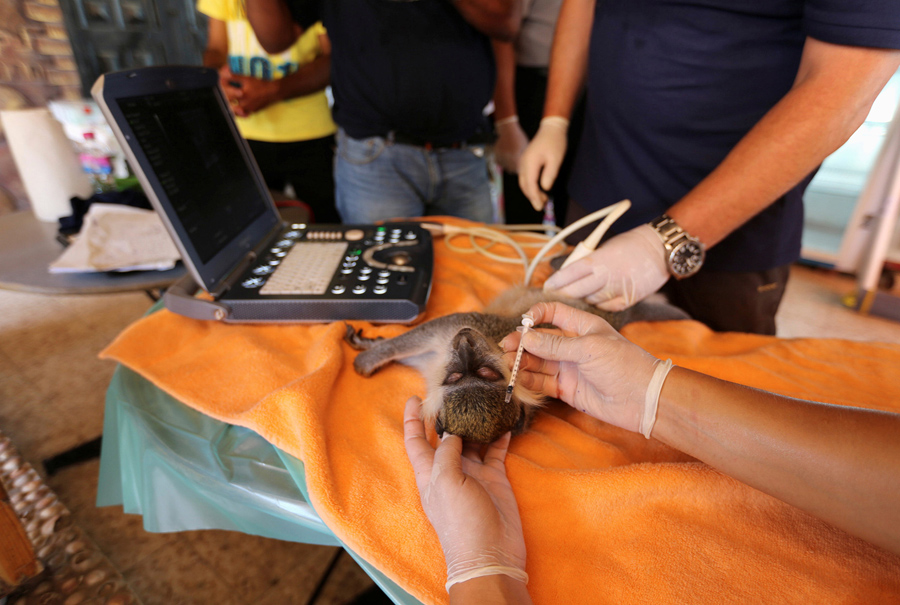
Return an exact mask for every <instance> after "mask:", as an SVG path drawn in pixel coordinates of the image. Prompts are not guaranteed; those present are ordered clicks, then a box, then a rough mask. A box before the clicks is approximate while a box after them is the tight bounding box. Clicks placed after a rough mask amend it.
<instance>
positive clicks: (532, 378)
mask: <svg viewBox="0 0 900 605" xmlns="http://www.w3.org/2000/svg"><path fill="white" fill-rule="evenodd" d="M526 315H530V316H531V317H532V318H534V323H535V324H536V325H537V324H542V323H549V324H553V325H554V326H557V327H558V328H559V329H560V330H561V332H562V333H560V330H549V329H534V330H529V331H527V332H526V333H525V335H524V336H522V335H521V333H518V332H514V333H512V334H510V335H509V336H507V337H506V338H504V339H503V340H502V341H501V342H500V346H501V347H502V348H503V349H504V350H505V351H509V352H511V351H515V350H516V349H517V348H518V346H519V342H520V340H522V341H523V342H524V345H525V353H524V354H523V355H522V359H521V361H520V362H519V375H518V377H517V382H519V383H520V384H521V385H522V386H524V387H525V388H527V389H530V390H532V391H537V392H539V393H543V394H544V395H547V396H548V397H555V398H557V399H561V400H562V401H564V402H566V403H567V404H569V405H570V406H572V407H574V408H576V409H578V410H581V411H582V412H585V413H587V414H590V415H591V416H593V417H594V418H597V419H599V420H603V421H604V422H608V423H610V424H613V425H615V426H618V427H620V428H623V429H626V430H629V431H634V432H638V433H642V434H643V435H644V436H645V437H647V438H649V437H650V431H651V430H652V429H653V423H654V422H655V420H656V405H657V403H658V399H659V392H660V390H661V389H662V382H663V381H664V380H665V378H666V374H667V373H668V371H669V369H670V368H671V362H669V361H666V362H660V361H659V360H658V359H656V358H655V357H653V356H652V355H650V353H647V352H646V351H644V350H643V349H642V348H640V347H639V346H637V345H636V344H634V343H632V342H630V341H629V340H627V339H626V338H625V337H624V336H622V335H621V334H619V333H618V332H616V331H615V330H614V329H613V328H612V326H610V325H609V324H608V323H607V322H606V321H605V320H603V319H601V318H600V317H597V316H596V315H592V314H590V313H587V312H585V311H580V310H578V309H573V308H572V307H569V306H567V305H564V304H562V303H558V302H554V303H538V304H536V305H534V306H533V307H531V309H529V310H528V313H526Z"/></svg>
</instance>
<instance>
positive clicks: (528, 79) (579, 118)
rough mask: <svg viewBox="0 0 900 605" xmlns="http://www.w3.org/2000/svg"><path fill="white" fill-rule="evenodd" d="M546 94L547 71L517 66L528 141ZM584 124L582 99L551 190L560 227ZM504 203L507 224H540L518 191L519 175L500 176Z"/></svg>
mask: <svg viewBox="0 0 900 605" xmlns="http://www.w3.org/2000/svg"><path fill="white" fill-rule="evenodd" d="M546 95H547V70H546V69H543V68H539V67H521V66H520V67H516V109H517V112H518V115H519V125H520V126H521V127H522V130H523V131H525V134H526V135H527V136H528V138H529V139H532V138H534V135H535V134H536V133H537V130H538V127H539V126H540V125H541V118H542V117H543V115H544V99H545V97H546ZM583 124H584V99H583V96H582V98H581V99H580V100H579V101H578V102H577V103H576V105H575V109H574V111H573V112H572V117H571V121H570V123H569V142H568V147H567V149H566V157H565V159H564V160H563V163H562V166H560V169H559V176H557V177H556V182H555V183H554V184H553V187H552V188H551V189H550V196H552V197H553V207H554V210H555V212H556V224H557V225H559V226H560V227H562V226H563V225H564V224H565V223H564V221H565V218H566V206H568V202H569V193H568V185H569V175H570V174H571V172H572V163H573V161H574V158H575V151H576V148H577V147H578V141H579V140H580V139H581V129H582V126H583ZM503 204H504V211H505V213H506V224H508V225H525V224H535V223H537V224H540V223H541V222H542V221H543V219H544V213H543V212H538V211H537V210H535V209H534V208H533V207H532V205H531V202H529V201H528V198H527V197H525V194H524V193H522V190H521V189H519V175H518V174H506V173H504V174H503Z"/></svg>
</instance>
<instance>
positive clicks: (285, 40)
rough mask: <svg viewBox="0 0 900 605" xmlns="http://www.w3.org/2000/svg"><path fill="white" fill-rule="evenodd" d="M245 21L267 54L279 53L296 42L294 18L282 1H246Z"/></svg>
mask: <svg viewBox="0 0 900 605" xmlns="http://www.w3.org/2000/svg"><path fill="white" fill-rule="evenodd" d="M246 11H247V20H248V21H250V26H251V27H252V28H253V32H254V33H255V34H256V39H257V40H259V44H260V46H262V47H263V49H264V50H265V51H266V52H268V53H280V52H281V51H283V50H285V49H287V48H289V47H290V46H291V45H292V44H293V43H294V42H295V41H296V40H297V30H296V28H295V27H294V18H293V16H292V15H291V11H290V10H288V7H287V4H286V3H285V2H284V0H246Z"/></svg>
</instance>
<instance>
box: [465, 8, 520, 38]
mask: <svg viewBox="0 0 900 605" xmlns="http://www.w3.org/2000/svg"><path fill="white" fill-rule="evenodd" d="M452 1H453V6H455V7H456V10H458V11H459V13H460V14H461V15H462V17H463V19H465V20H466V21H467V22H468V23H469V25H471V26H472V27H474V28H475V29H477V30H478V31H480V32H481V33H483V34H484V35H486V36H488V37H490V38H494V39H497V40H505V41H510V40H512V39H513V38H515V37H516V34H518V33H519V25H520V23H521V22H522V0H452Z"/></svg>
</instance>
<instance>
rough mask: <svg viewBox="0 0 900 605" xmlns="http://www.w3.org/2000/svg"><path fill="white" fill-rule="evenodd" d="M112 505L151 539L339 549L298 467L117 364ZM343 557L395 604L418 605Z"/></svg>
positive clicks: (108, 433) (104, 500)
mask: <svg viewBox="0 0 900 605" xmlns="http://www.w3.org/2000/svg"><path fill="white" fill-rule="evenodd" d="M111 505H122V507H123V509H124V511H125V512H127V513H133V514H138V515H142V516H143V521H144V528H145V529H146V530H147V531H152V532H176V531H185V530H195V529H226V530H231V531H239V532H243V533H247V534H254V535H259V536H265V537H268V538H275V539H278V540H289V541H293V542H304V543H307V544H324V545H334V546H343V545H342V544H341V542H340V541H339V540H338V539H337V538H336V537H335V536H334V534H333V533H332V532H331V530H329V529H328V527H327V526H326V525H325V524H324V523H323V522H322V519H321V518H320V517H319V515H318V514H317V513H316V511H315V510H314V509H313V507H312V506H311V505H310V504H309V501H308V498H307V491H306V482H305V474H304V469H303V462H302V461H300V460H298V459H297V458H294V457H293V456H291V455H289V454H287V453H285V452H282V451H280V450H279V449H277V448H276V447H274V446H273V445H271V444H270V443H269V442H267V441H266V440H265V439H263V438H262V437H260V436H259V435H258V434H257V433H255V432H253V431H251V430H249V429H246V428H243V427H238V426H234V425H230V424H226V423H224V422H221V421H219V420H215V419H214V418H211V417H209V416H206V415H204V414H201V413H200V412H197V411H196V410H194V409H192V408H189V407H188V406H186V405H184V404H182V403H181V402H179V401H177V400H176V399H174V398H172V397H170V396H169V395H167V394H166V393H164V392H163V391H161V390H160V389H158V388H156V387H155V386H153V385H152V384H151V383H150V382H149V381H147V380H145V379H144V378H142V377H141V376H140V375H138V374H136V373H135V372H133V371H131V370H129V369H128V368H125V367H123V366H120V367H119V368H118V369H117V370H116V372H115V374H114V375H113V379H112V382H111V383H110V386H109V389H108V391H107V396H106V416H105V418H104V424H103V448H102V453H101V457H100V480H99V486H98V490H97V506H111ZM345 550H347V552H348V553H349V554H350V555H351V556H353V558H354V559H355V560H356V561H357V562H358V563H359V564H360V566H361V567H362V568H363V569H364V570H365V571H366V573H368V574H369V576H370V577H371V578H372V580H373V581H374V582H375V583H376V584H378V586H379V587H380V588H381V589H382V590H383V591H384V592H385V594H387V595H388V596H389V597H390V598H391V599H392V600H393V601H394V602H395V603H398V604H401V605H412V604H415V603H418V601H417V600H416V599H414V598H413V597H412V596H410V595H409V594H408V593H406V592H405V591H404V590H403V589H401V588H400V587H399V586H397V585H396V584H395V583H394V582H393V581H391V580H389V579H388V578H387V577H385V576H384V575H383V574H382V573H381V572H379V571H378V570H376V569H375V568H374V567H372V566H371V565H370V564H369V563H367V562H366V561H364V560H362V559H360V558H359V557H358V556H357V555H356V554H355V553H353V552H351V551H350V550H349V549H346V548H345Z"/></svg>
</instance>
